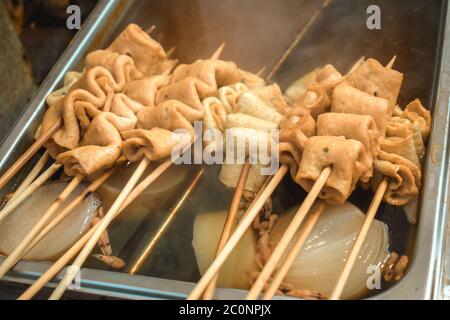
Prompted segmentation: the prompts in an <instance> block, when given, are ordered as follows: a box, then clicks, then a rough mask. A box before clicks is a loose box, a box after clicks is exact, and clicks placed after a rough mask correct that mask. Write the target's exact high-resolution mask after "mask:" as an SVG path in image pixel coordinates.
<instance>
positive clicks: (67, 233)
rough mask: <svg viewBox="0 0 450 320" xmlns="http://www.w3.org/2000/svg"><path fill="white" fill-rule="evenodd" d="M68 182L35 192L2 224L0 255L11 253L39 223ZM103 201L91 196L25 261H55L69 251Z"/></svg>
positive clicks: (30, 252) (39, 244) (75, 194)
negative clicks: (0, 253)
mask: <svg viewBox="0 0 450 320" xmlns="http://www.w3.org/2000/svg"><path fill="white" fill-rule="evenodd" d="M65 187H67V183H65V182H51V183H48V184H45V185H44V186H42V187H40V188H39V189H37V190H36V191H35V192H33V193H32V194H31V195H30V196H29V197H28V198H27V199H26V200H25V201H24V202H22V204H20V205H19V206H18V207H17V208H16V209H15V210H14V211H13V212H12V213H11V214H10V215H9V216H8V217H7V218H6V219H5V220H4V221H3V222H2V223H1V224H0V252H2V253H3V254H5V255H8V254H10V253H11V252H12V251H13V250H14V249H15V248H16V247H17V245H18V244H19V243H20V242H21V241H22V240H23V239H24V237H25V236H26V235H27V234H28V232H29V231H30V230H31V229H32V228H33V226H34V225H35V224H36V223H37V222H38V220H39V219H40V218H41V217H42V215H43V214H44V213H45V211H47V209H48V208H49V207H50V206H51V204H52V203H53V202H54V201H55V200H56V199H57V197H58V195H59V194H60V193H61V192H62V191H63V190H64V188H65ZM84 188H86V186H85V185H83V184H81V185H79V186H78V187H77V188H76V189H75V191H74V192H72V194H71V195H70V196H69V198H68V199H67V200H66V201H65V203H64V204H63V205H62V206H61V207H60V208H61V209H60V210H59V211H57V213H56V214H58V213H59V212H61V210H62V209H63V208H64V207H65V206H66V205H67V204H68V203H69V202H70V201H72V200H73V199H74V198H75V197H76V196H77V195H79V194H80V193H81V191H82V190H83V189H84ZM99 207H100V201H99V200H98V198H96V196H95V195H94V194H90V195H89V196H88V197H87V198H86V199H85V200H84V201H83V202H82V204H81V205H79V206H78V207H77V208H76V209H75V210H74V211H73V212H72V213H70V214H69V216H67V217H66V218H65V219H64V220H63V221H62V222H61V223H60V224H58V225H57V226H56V227H55V228H54V229H53V230H52V231H51V232H50V233H49V234H48V235H47V236H46V237H44V238H43V239H42V240H41V242H39V243H38V244H37V245H36V246H35V247H34V248H33V249H31V250H30V251H29V252H28V253H27V254H26V255H25V257H24V258H25V259H26V260H39V261H52V260H56V259H57V258H58V257H59V256H60V255H61V254H63V253H64V252H65V251H67V250H68V249H69V248H70V247H71V246H72V245H73V244H74V243H75V242H76V241H77V240H78V239H79V238H80V237H81V236H82V235H83V234H84V233H85V232H86V231H87V230H88V229H89V228H90V227H91V222H92V219H93V217H94V216H95V215H96V214H97V212H98V208H99Z"/></svg>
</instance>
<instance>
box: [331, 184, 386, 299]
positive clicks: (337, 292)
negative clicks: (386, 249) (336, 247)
mask: <svg viewBox="0 0 450 320" xmlns="http://www.w3.org/2000/svg"><path fill="white" fill-rule="evenodd" d="M388 184H389V179H388V178H387V177H385V178H384V179H383V181H382V182H381V183H380V184H379V185H378V188H377V191H376V192H375V196H374V197H373V200H372V203H371V204H370V207H369V210H368V211H367V215H366V219H365V220H364V223H363V225H362V227H361V230H360V231H359V234H358V237H357V238H356V241H355V243H354V244H353V247H352V249H351V251H350V254H349V256H348V259H347V261H346V262H345V265H344V269H343V270H342V273H341V275H340V277H339V279H338V281H337V283H336V286H335V287H334V289H333V291H332V293H331V295H330V300H338V299H339V298H340V296H341V294H342V291H343V290H344V288H345V284H346V283H347V280H348V278H349V276H350V272H351V271H352V268H353V265H354V264H355V262H356V259H357V258H358V254H359V251H361V247H362V245H363V243H364V240H365V239H366V237H367V233H368V232H369V229H370V226H371V225H372V222H373V220H374V219H375V215H376V214H377V211H378V208H379V206H380V204H381V201H382V200H383V197H384V194H385V193H386V190H387V187H388Z"/></svg>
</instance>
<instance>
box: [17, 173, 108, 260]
mask: <svg viewBox="0 0 450 320" xmlns="http://www.w3.org/2000/svg"><path fill="white" fill-rule="evenodd" d="M114 172H115V168H112V169H110V170H109V171H107V172H105V173H103V174H102V175H100V176H99V177H98V178H96V179H95V180H94V181H92V182H91V184H90V185H89V186H88V187H87V188H85V189H84V190H83V192H81V193H80V194H79V195H78V196H77V197H76V198H75V199H73V200H72V201H71V202H70V203H69V204H68V205H67V206H66V207H65V208H64V210H62V211H61V212H60V213H59V214H58V215H57V216H56V217H55V218H54V219H53V220H52V221H50V223H49V224H48V225H46V226H45V228H44V229H43V230H42V231H41V232H40V233H39V235H37V236H36V238H34V239H33V241H32V242H31V243H30V245H29V246H28V247H27V248H26V249H25V251H24V252H23V254H22V255H21V256H20V257H19V259H21V258H22V257H23V256H24V255H25V254H26V253H27V252H28V251H30V250H31V249H32V248H34V246H35V245H37V244H38V243H39V242H40V241H41V240H42V239H43V238H44V237H45V236H46V235H47V234H48V233H49V232H50V231H52V230H53V228H55V227H56V226H57V225H58V224H59V223H60V222H61V221H62V220H64V219H65V218H66V217H67V216H68V215H69V214H70V213H71V212H72V211H73V210H75V209H76V208H77V207H78V206H79V205H80V204H81V203H82V202H83V201H84V200H85V199H86V198H87V197H88V196H89V195H90V194H91V193H92V192H95V191H97V189H98V188H99V187H100V186H101V185H102V184H103V183H104V182H105V181H106V180H108V179H109V178H110V177H111V176H112V174H113V173H114Z"/></svg>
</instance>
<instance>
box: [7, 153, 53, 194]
mask: <svg viewBox="0 0 450 320" xmlns="http://www.w3.org/2000/svg"><path fill="white" fill-rule="evenodd" d="M49 157H50V156H49V153H48V150H46V151H45V152H44V154H43V155H42V156H41V158H40V159H39V161H38V162H37V163H36V164H35V166H34V167H33V169H31V171H30V173H29V174H28V175H27V177H26V178H25V179H24V180H23V181H22V183H21V184H20V186H19V187H18V188H17V190H16V191H15V192H14V195H13V196H12V198H11V199H10V201H11V200H12V199H14V198H17V196H18V195H19V194H21V193H22V192H23V191H24V190H25V189H26V188H27V187H28V186H29V185H30V184H31V183H33V181H34V179H36V177H37V176H38V175H39V173H40V172H41V171H42V169H44V167H45V165H46V164H47V161H48V158H49Z"/></svg>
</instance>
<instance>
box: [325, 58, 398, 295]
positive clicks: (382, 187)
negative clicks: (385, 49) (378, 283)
mask: <svg viewBox="0 0 450 320" xmlns="http://www.w3.org/2000/svg"><path fill="white" fill-rule="evenodd" d="M396 59H397V55H394V57H393V58H392V59H391V61H389V63H388V64H387V65H386V68H388V69H392V68H393V67H394V64H395V61H396ZM388 185H389V179H388V178H387V177H384V179H383V181H382V182H381V183H380V184H379V185H378V188H377V191H376V192H375V195H374V197H373V199H372V203H371V204H370V207H369V210H368V211H367V215H366V219H365V220H364V223H363V225H362V227H361V230H360V231H359V234H358V237H357V238H356V241H355V243H354V244H353V247H352V250H351V251H350V253H349V256H348V259H347V261H346V262H345V265H344V268H343V270H342V273H341V275H340V276H339V279H338V281H337V283H336V286H335V287H334V289H333V291H332V293H331V295H330V300H338V299H339V298H340V297H341V295H342V292H343V291H344V288H345V284H346V283H347V281H348V278H349V276H350V272H351V271H352V268H353V266H354V264H355V262H356V259H357V258H358V254H359V251H360V250H361V247H362V245H363V243H364V240H365V239H366V237H367V233H368V232H369V229H370V226H371V225H372V222H373V220H374V219H375V215H376V214H377V211H378V208H379V206H380V204H381V201H382V200H383V197H384V194H385V193H386V190H387V187H388Z"/></svg>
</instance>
